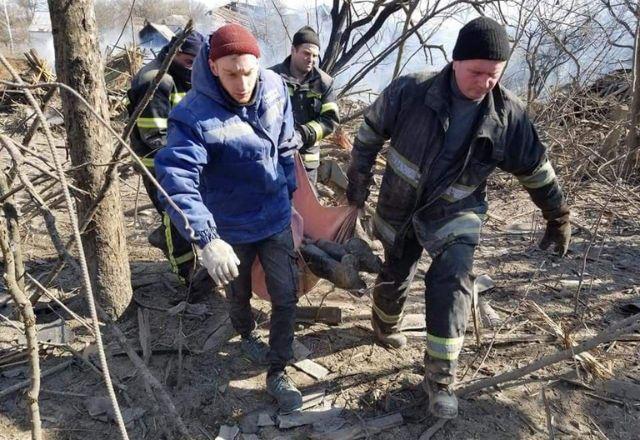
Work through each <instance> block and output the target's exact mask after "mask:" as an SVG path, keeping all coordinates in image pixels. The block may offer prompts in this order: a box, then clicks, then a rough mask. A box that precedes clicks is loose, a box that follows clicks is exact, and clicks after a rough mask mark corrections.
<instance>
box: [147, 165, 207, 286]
mask: <svg viewBox="0 0 640 440" xmlns="http://www.w3.org/2000/svg"><path fill="white" fill-rule="evenodd" d="M150 171H151V173H152V174H153V170H150ZM154 177H155V175H154ZM142 182H143V183H144V187H145V189H146V190H147V195H148V196H149V199H151V203H153V206H154V207H155V208H156V211H158V214H160V217H162V224H163V226H164V228H163V230H162V235H163V237H162V243H163V249H162V250H163V252H164V254H165V256H166V257H167V260H169V264H170V265H171V270H172V271H173V272H174V273H176V274H177V275H178V276H179V277H180V278H181V279H182V281H183V282H185V283H187V282H189V280H190V278H191V274H192V273H194V272H195V270H194V260H193V259H194V255H193V249H192V247H191V243H189V241H187V240H185V239H184V238H183V237H182V235H180V233H179V232H178V230H177V229H176V228H175V226H174V225H173V224H172V223H171V221H170V220H169V216H168V215H167V214H166V213H165V212H164V211H163V210H162V205H160V201H159V200H158V189H157V188H156V186H155V185H154V184H153V182H151V180H150V179H149V177H147V175H146V174H142ZM154 241H156V240H154Z"/></svg>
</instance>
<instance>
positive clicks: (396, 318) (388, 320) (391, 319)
mask: <svg viewBox="0 0 640 440" xmlns="http://www.w3.org/2000/svg"><path fill="white" fill-rule="evenodd" d="M371 310H372V311H373V312H374V313H375V314H376V316H377V317H378V318H380V321H382V322H384V323H385V324H389V325H395V324H397V323H399V322H400V319H401V318H402V313H399V314H397V315H389V314H387V313H385V312H384V311H382V309H380V307H378V306H377V305H376V303H373V304H371Z"/></svg>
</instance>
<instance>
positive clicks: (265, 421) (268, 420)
mask: <svg viewBox="0 0 640 440" xmlns="http://www.w3.org/2000/svg"><path fill="white" fill-rule="evenodd" d="M275 425H276V423H275V422H274V421H273V418H272V416H271V414H269V413H268V412H266V411H262V412H261V413H260V414H258V426H260V427H264V426H275Z"/></svg>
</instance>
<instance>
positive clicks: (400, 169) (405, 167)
mask: <svg viewBox="0 0 640 440" xmlns="http://www.w3.org/2000/svg"><path fill="white" fill-rule="evenodd" d="M387 163H388V164H389V166H390V167H391V169H392V170H393V171H394V172H395V173H396V174H397V175H398V176H400V178H401V179H402V180H404V181H405V182H407V183H408V184H409V185H411V186H413V187H414V188H417V187H418V185H419V184H420V177H421V174H420V170H419V169H418V166H417V165H416V164H414V163H412V162H411V161H410V160H409V159H407V158H406V157H404V156H403V155H402V154H400V153H399V152H398V150H396V149H395V148H393V147H390V148H389V153H388V154H387Z"/></svg>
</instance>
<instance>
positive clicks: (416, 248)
mask: <svg viewBox="0 0 640 440" xmlns="http://www.w3.org/2000/svg"><path fill="white" fill-rule="evenodd" d="M403 249H404V252H403V253H402V256H401V257H400V258H395V257H391V252H390V251H391V249H390V248H385V263H384V265H383V266H382V270H381V271H380V275H378V278H377V279H376V288H375V289H374V290H373V303H372V305H371V315H372V318H373V319H374V320H375V321H376V324H377V325H378V327H379V328H380V329H381V330H382V332H383V333H386V334H391V333H396V332H398V331H400V321H401V320H402V313H403V311H404V303H405V301H406V300H407V293H408V291H409V287H410V285H411V281H413V278H414V276H415V273H416V270H417V267H418V260H419V259H420V255H421V254H422V246H420V244H419V243H418V242H417V241H415V240H407V242H406V243H405V245H404V248H403Z"/></svg>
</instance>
